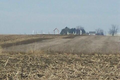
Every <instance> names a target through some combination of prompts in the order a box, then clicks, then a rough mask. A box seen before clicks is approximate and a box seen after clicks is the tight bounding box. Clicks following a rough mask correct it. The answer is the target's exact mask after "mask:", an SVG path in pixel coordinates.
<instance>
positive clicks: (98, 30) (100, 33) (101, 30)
mask: <svg viewBox="0 0 120 80" xmlns="http://www.w3.org/2000/svg"><path fill="white" fill-rule="evenodd" d="M96 35H104V31H103V29H100V28H99V29H96Z"/></svg>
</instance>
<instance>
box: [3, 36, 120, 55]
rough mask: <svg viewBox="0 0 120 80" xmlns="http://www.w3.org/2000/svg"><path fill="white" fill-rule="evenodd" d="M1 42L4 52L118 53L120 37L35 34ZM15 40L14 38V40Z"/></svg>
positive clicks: (119, 50) (119, 51)
mask: <svg viewBox="0 0 120 80" xmlns="http://www.w3.org/2000/svg"><path fill="white" fill-rule="evenodd" d="M18 39H19V41H18V42H12V41H11V43H10V44H9V43H3V44H2V47H3V50H4V51H5V52H30V51H41V50H42V51H48V52H50V51H51V52H61V53H64V52H66V53H120V37H116V36H114V37H111V36H55V37H54V36H48V35H46V36H35V37H31V38H30V39H28V38H25V39H24V40H23V41H20V38H18ZM15 41H16V40H15Z"/></svg>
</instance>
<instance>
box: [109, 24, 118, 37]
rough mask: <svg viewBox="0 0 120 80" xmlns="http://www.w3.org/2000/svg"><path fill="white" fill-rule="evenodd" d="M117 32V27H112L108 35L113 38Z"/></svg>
mask: <svg viewBox="0 0 120 80" xmlns="http://www.w3.org/2000/svg"><path fill="white" fill-rule="evenodd" d="M117 32H118V26H116V25H112V27H111V29H110V30H109V33H110V34H111V35H112V36H114V35H115V34H117Z"/></svg>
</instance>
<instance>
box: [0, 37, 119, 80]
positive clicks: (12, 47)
mask: <svg viewBox="0 0 120 80" xmlns="http://www.w3.org/2000/svg"><path fill="white" fill-rule="evenodd" d="M0 46H1V49H0V80H120V37H116V36H114V37H111V36H73V35H72V36H60V35H5V36H4V35H0Z"/></svg>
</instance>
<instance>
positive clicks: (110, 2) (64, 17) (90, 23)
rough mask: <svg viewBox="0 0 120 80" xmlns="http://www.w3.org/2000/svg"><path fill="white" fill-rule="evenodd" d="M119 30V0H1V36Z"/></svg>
mask: <svg viewBox="0 0 120 80" xmlns="http://www.w3.org/2000/svg"><path fill="white" fill-rule="evenodd" d="M111 25H116V26H120V0H0V34H32V33H33V31H34V32H37V33H46V34H47V33H53V30H54V29H55V28H58V29H59V30H60V31H61V29H63V28H65V27H66V26H67V27H69V28H76V27H77V26H82V27H84V29H85V30H86V31H87V32H88V31H95V30H96V29H98V28H101V29H103V30H104V31H105V32H106V33H107V32H108V31H109V29H110V28H111ZM119 32H120V28H119Z"/></svg>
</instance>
